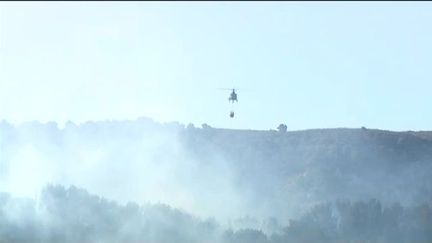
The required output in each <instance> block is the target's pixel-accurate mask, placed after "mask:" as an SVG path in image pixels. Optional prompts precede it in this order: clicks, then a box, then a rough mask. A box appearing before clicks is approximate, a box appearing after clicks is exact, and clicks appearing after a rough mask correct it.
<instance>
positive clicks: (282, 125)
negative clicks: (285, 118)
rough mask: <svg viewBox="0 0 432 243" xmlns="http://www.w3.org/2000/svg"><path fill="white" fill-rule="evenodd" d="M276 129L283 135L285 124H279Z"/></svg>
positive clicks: (285, 128) (285, 129)
mask: <svg viewBox="0 0 432 243" xmlns="http://www.w3.org/2000/svg"><path fill="white" fill-rule="evenodd" d="M277 129H278V130H279V132H282V133H285V132H286V131H287V125H285V124H280V125H279V126H278V127H277Z"/></svg>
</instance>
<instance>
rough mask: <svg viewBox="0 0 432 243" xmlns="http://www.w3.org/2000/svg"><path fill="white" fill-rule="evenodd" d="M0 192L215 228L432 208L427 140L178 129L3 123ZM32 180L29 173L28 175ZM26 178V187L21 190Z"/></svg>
mask: <svg viewBox="0 0 432 243" xmlns="http://www.w3.org/2000/svg"><path fill="white" fill-rule="evenodd" d="M0 129H1V130H0V131H1V135H0V136H1V157H0V165H1V167H2V170H1V172H0V191H1V190H2V191H9V192H15V193H20V194H24V195H34V193H35V191H38V190H40V189H41V188H42V187H43V186H44V185H46V184H47V183H50V182H52V183H59V184H64V185H76V186H80V187H83V188H86V189H88V190H89V191H91V192H94V193H97V194H99V195H102V196H105V197H108V198H112V199H115V200H118V201H119V202H127V201H136V202H138V203H141V202H162V203H167V204H169V205H172V206H174V207H178V208H183V209H186V210H188V211H190V212H193V213H195V214H197V215H202V216H209V217H210V216H217V217H218V218H220V219H222V220H230V219H232V218H236V217H245V216H248V215H249V216H252V217H256V218H260V219H263V218H268V217H276V218H278V219H279V220H280V221H282V222H285V223H287V221H288V219H289V218H290V217H297V216H299V215H302V214H303V213H305V212H307V211H308V210H309V209H310V208H312V207H313V206H314V205H317V204H319V203H324V202H334V201H338V200H343V199H349V200H369V199H373V198H376V199H378V200H380V201H381V202H383V203H384V204H391V203H394V202H398V203H401V204H403V205H408V206H409V205H414V204H417V203H421V202H424V201H429V202H430V201H432V179H431V178H432V176H431V173H432V139H431V134H432V132H428V131H421V132H411V131H409V132H393V131H385V130H376V129H360V128H359V129H354V128H353V129H350V128H336V129H311V130H304V131H288V132H286V133H284V132H279V131H275V130H269V131H254V130H230V129H219V128H211V127H209V126H204V128H196V127H194V126H193V125H188V126H184V125H182V124H178V123H169V124H159V123H156V122H153V121H152V120H150V119H146V118H142V119H138V120H135V121H100V122H87V123H84V124H80V125H76V124H73V123H71V122H69V123H67V124H66V126H65V127H64V128H63V129H59V128H58V127H57V125H56V124H55V123H47V124H41V123H38V122H30V123H25V124H22V125H20V126H12V125H11V124H9V123H7V122H5V121H3V122H1V123H0ZM29 169H30V170H31V173H30V172H29ZM24 178H25V181H23V180H24Z"/></svg>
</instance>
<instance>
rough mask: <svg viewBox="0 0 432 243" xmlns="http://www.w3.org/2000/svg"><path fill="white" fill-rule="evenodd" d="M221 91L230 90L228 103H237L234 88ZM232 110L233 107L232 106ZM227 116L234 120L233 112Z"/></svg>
mask: <svg viewBox="0 0 432 243" xmlns="http://www.w3.org/2000/svg"><path fill="white" fill-rule="evenodd" d="M223 90H231V94H230V96H229V97H228V101H229V102H230V103H232V104H234V101H235V102H238V99H237V93H236V89H235V88H232V89H223ZM233 108H234V106H233ZM229 116H230V118H234V111H233V110H231V111H230V113H229Z"/></svg>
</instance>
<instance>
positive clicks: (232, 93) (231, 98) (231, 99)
mask: <svg viewBox="0 0 432 243" xmlns="http://www.w3.org/2000/svg"><path fill="white" fill-rule="evenodd" d="M228 100H229V101H230V102H232V103H234V101H235V102H238V100H237V94H236V92H235V89H233V90H232V92H231V94H230V97H229V98H228Z"/></svg>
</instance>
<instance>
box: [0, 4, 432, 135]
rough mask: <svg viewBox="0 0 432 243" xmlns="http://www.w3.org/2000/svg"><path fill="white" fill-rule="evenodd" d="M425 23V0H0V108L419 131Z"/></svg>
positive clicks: (425, 83)
mask: <svg viewBox="0 0 432 243" xmlns="http://www.w3.org/2000/svg"><path fill="white" fill-rule="evenodd" d="M431 26H432V3H431V2H416V3H411V2H328V3H325V2H270V3H268V2H170V3H168V2H52V3H51V2H18V3H13V2H9V3H5V2H2V3H0V85H1V86H0V90H1V91H0V95H1V99H0V119H6V120H8V121H11V122H16V123H20V122H23V121H28V120H40V121H43V122H46V121H49V120H55V121H57V122H59V123H60V124H62V123H63V122H64V121H67V120H72V121H74V122H76V123H80V122H84V121H87V120H104V119H118V120H121V119H135V118H137V117H141V116H146V117H150V118H153V119H155V120H156V121H162V122H167V121H179V122H181V123H184V124H187V123H189V122H192V123H194V124H195V125H197V126H200V125H201V124H202V123H204V122H205V123H208V124H209V125H211V126H215V127H227V128H245V129H273V128H276V127H277V125H279V124H280V123H285V124H287V126H288V129H289V130H294V129H306V128H321V127H325V128H327V127H360V126H366V127H373V128H381V129H391V130H431V129H432V128H431V125H432V45H431V43H432V27H431ZM231 86H236V87H239V88H240V91H239V92H238V98H239V103H238V104H236V105H234V106H235V107H234V109H235V110H236V113H237V114H236V117H235V118H234V119H230V118H229V116H228V114H229V111H230V109H231V105H230V104H229V103H228V100H227V99H228V95H229V91H222V90H218V88H229V87H231ZM242 88H243V89H244V90H242Z"/></svg>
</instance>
